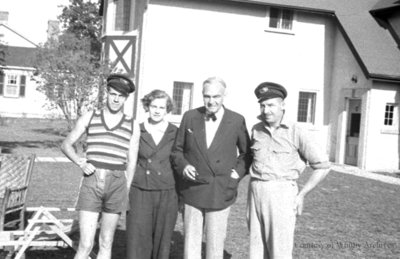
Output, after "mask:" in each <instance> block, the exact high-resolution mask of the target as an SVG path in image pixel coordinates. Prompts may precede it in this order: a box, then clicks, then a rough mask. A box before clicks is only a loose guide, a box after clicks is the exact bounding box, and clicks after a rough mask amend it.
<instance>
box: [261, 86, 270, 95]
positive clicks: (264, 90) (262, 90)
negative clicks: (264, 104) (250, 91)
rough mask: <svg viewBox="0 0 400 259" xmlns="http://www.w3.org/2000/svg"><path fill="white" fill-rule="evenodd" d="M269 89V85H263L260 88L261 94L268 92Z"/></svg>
mask: <svg viewBox="0 0 400 259" xmlns="http://www.w3.org/2000/svg"><path fill="white" fill-rule="evenodd" d="M268 90H269V89H268V87H263V88H261V89H260V94H264V93H266V92H268Z"/></svg>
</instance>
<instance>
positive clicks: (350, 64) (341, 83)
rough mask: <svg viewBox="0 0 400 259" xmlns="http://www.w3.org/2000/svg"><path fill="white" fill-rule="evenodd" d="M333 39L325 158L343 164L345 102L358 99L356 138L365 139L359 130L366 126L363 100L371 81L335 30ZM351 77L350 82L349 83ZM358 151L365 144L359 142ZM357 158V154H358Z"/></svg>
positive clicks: (343, 39)
mask: <svg viewBox="0 0 400 259" xmlns="http://www.w3.org/2000/svg"><path fill="white" fill-rule="evenodd" d="M336 30H337V31H336V33H335V35H336V37H335V38H334V39H333V41H334V42H335V43H334V55H333V66H332V83H331V92H330V103H331V106H330V116H329V118H330V129H329V135H330V139H329V146H330V147H329V150H330V153H329V157H330V160H331V161H335V162H338V163H343V162H344V156H345V138H346V132H347V121H348V120H347V119H348V118H347V110H346V108H347V107H346V105H347V103H348V99H362V100H363V102H362V107H363V108H362V111H361V113H362V115H361V124H362V126H361V132H360V139H363V138H365V136H366V135H365V134H367V132H365V131H363V128H365V127H363V126H365V123H366V116H365V115H366V113H367V112H368V111H367V110H366V107H367V103H366V102H367V100H368V99H367V98H366V95H365V94H366V93H367V92H368V90H369V89H370V88H371V82H370V81H369V80H368V79H367V78H366V77H365V75H364V73H363V71H362V70H361V68H360V65H359V63H358V61H357V59H356V58H355V56H354V55H353V53H352V51H351V50H350V48H349V46H348V43H347V42H346V41H345V38H344V36H343V34H342V33H341V32H340V31H339V30H338V29H336ZM352 78H353V80H352ZM360 144H361V145H360V148H363V145H364V144H365V143H364V142H363V140H361V143H360ZM359 155H362V154H360V152H359Z"/></svg>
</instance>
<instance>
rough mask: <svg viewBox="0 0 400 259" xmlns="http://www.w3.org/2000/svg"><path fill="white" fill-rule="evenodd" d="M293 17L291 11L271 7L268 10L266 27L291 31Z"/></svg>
mask: <svg viewBox="0 0 400 259" xmlns="http://www.w3.org/2000/svg"><path fill="white" fill-rule="evenodd" d="M293 16H294V13H293V11H292V10H288V9H280V8H275V7H271V8H269V22H268V27H269V28H271V29H276V30H283V31H292V30H293Z"/></svg>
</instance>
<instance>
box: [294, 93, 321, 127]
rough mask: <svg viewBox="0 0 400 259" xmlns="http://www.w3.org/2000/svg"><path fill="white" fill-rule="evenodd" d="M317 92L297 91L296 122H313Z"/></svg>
mask: <svg viewBox="0 0 400 259" xmlns="http://www.w3.org/2000/svg"><path fill="white" fill-rule="evenodd" d="M316 97H317V94H316V93H312V92H300V93H299V107H298V110H297V121H298V122H308V123H314V122H315V101H316Z"/></svg>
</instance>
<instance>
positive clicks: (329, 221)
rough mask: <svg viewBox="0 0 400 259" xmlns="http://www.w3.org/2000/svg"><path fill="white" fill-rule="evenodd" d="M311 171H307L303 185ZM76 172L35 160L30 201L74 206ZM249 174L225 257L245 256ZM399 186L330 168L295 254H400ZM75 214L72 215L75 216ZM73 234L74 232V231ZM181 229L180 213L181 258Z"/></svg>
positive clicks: (59, 253)
mask: <svg viewBox="0 0 400 259" xmlns="http://www.w3.org/2000/svg"><path fill="white" fill-rule="evenodd" d="M308 176H309V173H305V174H304V175H303V176H302V178H301V179H300V181H299V184H300V185H301V184H302V183H303V182H304V180H305V179H306V178H307V177H308ZM79 181H80V173H79V171H78V170H77V168H76V167H75V166H74V165H72V164H71V163H36V165H35V169H34V173H33V177H32V183H31V186H30V191H29V198H28V206H41V205H43V206H56V207H64V208H66V207H72V206H74V203H75V201H76V196H77V193H78V187H79ZM247 185H248V177H246V178H245V179H244V180H243V181H242V182H241V184H240V190H239V191H240V192H239V197H238V200H237V202H236V203H235V204H234V206H233V207H232V210H231V215H230V219H229V220H230V221H229V227H228V236H227V240H226V244H225V258H247V257H248V256H247V254H248V231H247V227H246V220H245V208H246V195H247ZM399 193H400V186H398V185H391V184H385V183H381V182H377V181H372V180H367V179H364V178H360V177H356V176H352V175H345V174H341V173H336V172H332V173H331V174H330V175H329V176H328V177H327V179H326V181H325V182H323V183H322V184H321V185H320V186H319V187H318V188H317V189H316V190H315V191H314V192H312V193H311V194H310V195H309V196H308V197H307V198H306V208H305V212H304V214H303V215H302V216H301V217H299V218H298V221H297V225H296V235H295V244H296V247H295V249H294V257H295V258H399V254H400V234H399V233H400V214H399V208H400V197H399ZM75 216H76V215H71V217H75ZM74 238H75V239H77V238H78V237H77V235H74ZM182 249H183V232H182V221H181V217H179V219H178V222H177V225H176V229H175V233H174V239H173V245H172V251H171V258H182ZM124 254H125V225H124V223H123V221H122V224H121V225H120V227H119V229H118V231H117V233H116V240H115V242H114V249H113V258H115V259H119V258H124ZM72 257H73V251H72V250H71V249H60V250H31V251H30V252H28V254H27V258H37V259H39V258H72Z"/></svg>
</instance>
